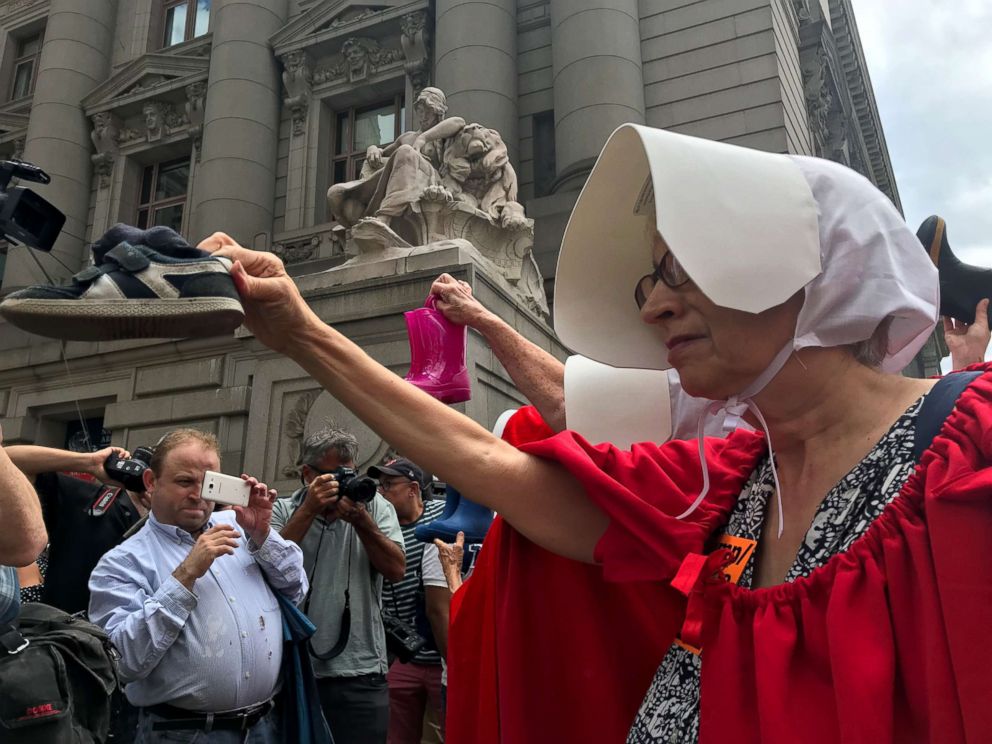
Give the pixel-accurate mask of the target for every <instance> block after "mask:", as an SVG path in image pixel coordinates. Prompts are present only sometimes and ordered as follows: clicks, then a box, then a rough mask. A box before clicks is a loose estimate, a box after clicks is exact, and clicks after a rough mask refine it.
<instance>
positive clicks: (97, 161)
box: [90, 111, 120, 189]
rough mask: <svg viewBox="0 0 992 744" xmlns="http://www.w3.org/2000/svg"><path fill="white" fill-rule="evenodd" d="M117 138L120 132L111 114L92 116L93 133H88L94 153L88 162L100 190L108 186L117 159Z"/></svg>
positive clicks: (101, 113)
mask: <svg viewBox="0 0 992 744" xmlns="http://www.w3.org/2000/svg"><path fill="white" fill-rule="evenodd" d="M119 136H120V130H119V129H118V127H117V124H116V123H115V122H114V116H113V114H111V113H110V112H109V111H102V112H100V113H99V114H95V115H94V116H93V131H92V132H90V139H91V140H93V147H94V148H96V152H95V153H94V154H93V155H91V156H90V160H92V161H93V168H94V170H95V171H96V174H97V176H98V177H99V185H100V188H101V189H104V188H107V186H109V185H110V174H111V173H112V172H113V169H114V162H115V160H116V159H117V151H118V137H119Z"/></svg>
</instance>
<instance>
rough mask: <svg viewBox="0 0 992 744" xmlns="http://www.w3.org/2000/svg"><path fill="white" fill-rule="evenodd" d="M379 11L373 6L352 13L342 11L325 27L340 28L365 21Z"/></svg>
mask: <svg viewBox="0 0 992 744" xmlns="http://www.w3.org/2000/svg"><path fill="white" fill-rule="evenodd" d="M378 12H379V11H377V10H374V9H373V8H365V9H363V10H360V11H358V13H353V14H350V15H349V14H347V13H342V14H341V15H339V16H336V17H335V18H334V20H332V21H331V22H330V23H328V24H327V25H326V26H324V28H340V27H341V26H347V25H348V24H349V23H358V22H360V21H364V20H366V19H368V18H371V17H372V16H374V15H376V14H377V13H378ZM320 30H323V29H320Z"/></svg>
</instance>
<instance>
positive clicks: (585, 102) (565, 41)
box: [551, 0, 644, 191]
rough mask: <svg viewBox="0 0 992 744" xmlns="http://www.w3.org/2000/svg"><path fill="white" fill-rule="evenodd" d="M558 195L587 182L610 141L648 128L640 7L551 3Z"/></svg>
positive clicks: (621, 1)
mask: <svg viewBox="0 0 992 744" xmlns="http://www.w3.org/2000/svg"><path fill="white" fill-rule="evenodd" d="M551 57H552V66H553V73H554V99H555V143H556V144H555V155H556V159H557V165H558V185H557V187H556V190H558V191H570V190H573V189H575V188H578V187H579V186H581V185H582V183H583V182H584V181H585V177H586V176H587V175H588V173H589V170H590V169H591V168H592V164H593V162H594V161H595V158H596V156H597V155H598V154H599V151H600V150H601V149H602V147H603V145H604V144H605V143H606V139H607V137H609V135H610V133H611V132H612V131H613V130H614V129H616V128H617V127H618V126H619V125H620V124H623V123H625V122H634V123H638V124H643V123H644V77H643V73H642V68H641V36H640V28H639V21H638V11H637V0H551Z"/></svg>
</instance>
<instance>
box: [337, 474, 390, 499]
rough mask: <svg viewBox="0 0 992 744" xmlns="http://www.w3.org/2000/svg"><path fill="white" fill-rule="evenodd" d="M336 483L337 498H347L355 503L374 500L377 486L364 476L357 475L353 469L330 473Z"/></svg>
mask: <svg viewBox="0 0 992 744" xmlns="http://www.w3.org/2000/svg"><path fill="white" fill-rule="evenodd" d="M331 472H332V473H333V474H334V480H336V481H337V482H338V496H347V497H348V498H349V499H351V500H352V501H355V502H365V503H368V502H369V501H371V500H372V499H374V498H375V494H376V491H377V490H378V488H379V485H378V484H377V483H376V482H375V481H374V480H373V479H372V478H369V477H368V476H366V475H359V474H358V471H356V470H355V469H354V468H344V467H341V468H338V469H336V470H333V471H331Z"/></svg>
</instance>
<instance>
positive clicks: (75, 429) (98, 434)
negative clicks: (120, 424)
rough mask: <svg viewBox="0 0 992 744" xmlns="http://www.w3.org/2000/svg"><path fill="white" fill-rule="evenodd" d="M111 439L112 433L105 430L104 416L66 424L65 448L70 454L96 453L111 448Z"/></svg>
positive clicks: (76, 420)
mask: <svg viewBox="0 0 992 744" xmlns="http://www.w3.org/2000/svg"><path fill="white" fill-rule="evenodd" d="M84 424H85V428H84ZM110 439H111V432H110V431H109V430H107V429H104V428H103V416H100V417H98V418H88V419H82V418H80V419H75V420H73V421H69V422H67V423H66V426H65V444H64V445H63V446H64V447H65V449H67V450H69V451H70V452H96V451H97V450H100V449H103V448H104V447H109V446H110Z"/></svg>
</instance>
